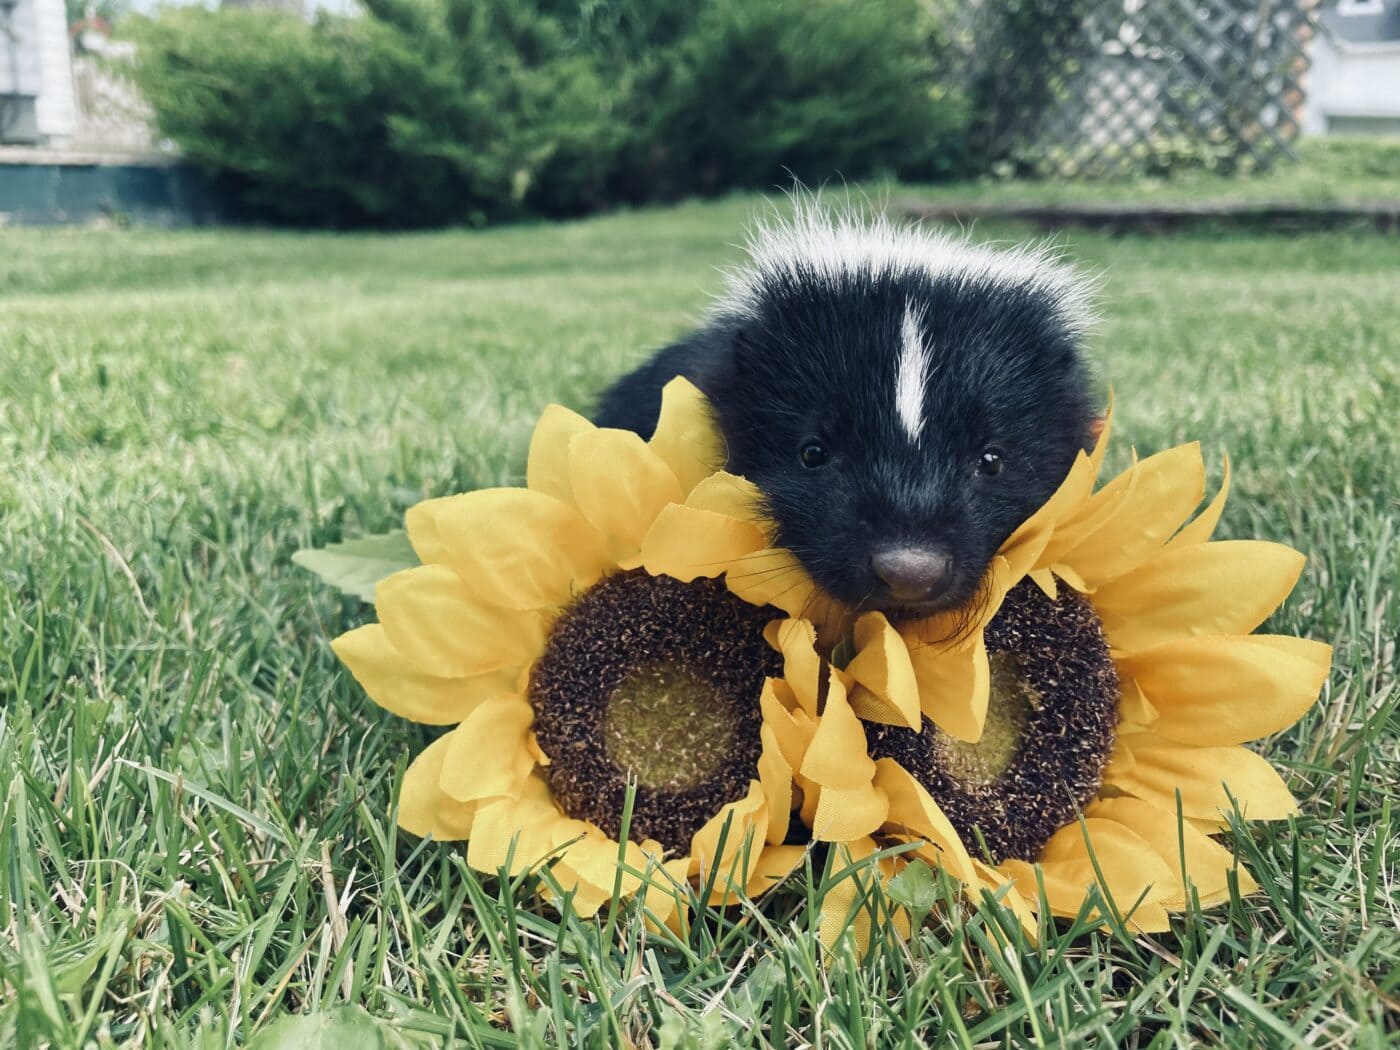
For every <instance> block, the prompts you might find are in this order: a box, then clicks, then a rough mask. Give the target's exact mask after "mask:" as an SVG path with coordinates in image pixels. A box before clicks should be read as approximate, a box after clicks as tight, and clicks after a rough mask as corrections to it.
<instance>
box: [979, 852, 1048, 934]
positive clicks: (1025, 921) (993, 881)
mask: <svg viewBox="0 0 1400 1050" xmlns="http://www.w3.org/2000/svg"><path fill="white" fill-rule="evenodd" d="M972 867H973V870H974V871H975V872H976V873H977V879H978V881H977V882H971V883H968V884H967V889H966V894H967V898H968V900H970V901H972V902H973V903H974V904H981V903H983V895H984V894H986V895H989V896H990V897H991V898H992V899H993V900H995V901H996V902H997V903H998V904H1000V905H1001V906H1002V907H1003V908H1006V909H1008V910H1009V911H1010V912H1011V914H1012V915H1014V916H1016V918H1017V920H1018V921H1019V922H1020V923H1021V929H1022V930H1024V931H1025V933H1026V936H1027V937H1029V938H1030V939H1031V940H1032V941H1034V940H1035V939H1036V936H1037V934H1038V933H1039V932H1040V931H1039V927H1038V925H1037V923H1036V920H1035V909H1034V908H1033V907H1031V903H1030V901H1029V900H1027V899H1026V895H1025V894H1024V893H1022V892H1021V891H1020V890H1019V889H1017V888H1016V883H1015V881H1014V880H1012V879H1011V878H1009V877H1008V876H1007V875H1005V874H1004V873H1002V872H1000V871H998V870H997V869H996V868H994V867H992V866H991V865H990V864H986V863H984V862H982V861H980V860H978V859H977V858H976V857H973V858H972ZM1032 899H1038V898H1032Z"/></svg>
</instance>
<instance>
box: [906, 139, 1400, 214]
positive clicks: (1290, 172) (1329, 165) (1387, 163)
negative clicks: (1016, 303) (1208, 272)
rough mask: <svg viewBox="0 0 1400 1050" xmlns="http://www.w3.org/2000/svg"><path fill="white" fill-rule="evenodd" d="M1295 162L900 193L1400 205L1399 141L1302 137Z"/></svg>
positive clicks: (1032, 201) (1013, 200)
mask: <svg viewBox="0 0 1400 1050" xmlns="http://www.w3.org/2000/svg"><path fill="white" fill-rule="evenodd" d="M1296 151H1297V154H1298V157H1297V160H1296V161H1290V160H1287V159H1284V160H1280V161H1279V162H1278V163H1277V164H1275V165H1274V167H1273V168H1271V169H1270V170H1268V171H1266V172H1263V173H1261V174H1257V175H1241V176H1228V175H1216V174H1212V173H1211V172H1210V171H1207V170H1204V169H1199V168H1196V169H1190V168H1187V169H1183V170H1182V171H1179V172H1176V173H1174V174H1172V175H1167V176H1135V177H1132V178H1125V179H1119V180H1113V181H1103V182H1062V181H1027V180H1022V179H995V178H987V179H982V180H979V181H976V182H955V183H946V184H943V185H932V186H919V187H917V188H915V189H912V190H910V191H908V192H907V193H904V194H901V198H904V197H908V198H910V199H916V200H920V201H927V202H929V203H940V204H947V203H954V202H956V203H959V204H977V205H996V204H1007V205H1010V204H1018V205H1046V204H1085V203H1106V202H1111V203H1123V204H1127V203H1137V204H1155V205H1161V204H1173V203H1179V202H1191V203H1196V204H1199V203H1202V202H1205V201H1242V202H1243V201H1265V200H1270V201H1304V202H1308V203H1312V204H1337V203H1350V202H1355V201H1380V200H1390V201H1394V200H1400V140H1397V139H1394V138H1389V139H1367V138H1345V137H1341V138H1338V137H1332V138H1319V139H1302V140H1300V141H1299V142H1298V143H1297V145H1296Z"/></svg>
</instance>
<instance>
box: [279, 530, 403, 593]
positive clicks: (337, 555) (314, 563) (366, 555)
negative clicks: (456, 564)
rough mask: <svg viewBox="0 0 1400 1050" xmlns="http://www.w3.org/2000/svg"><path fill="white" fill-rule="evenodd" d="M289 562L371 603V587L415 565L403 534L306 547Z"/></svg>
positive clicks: (388, 534) (390, 534)
mask: <svg viewBox="0 0 1400 1050" xmlns="http://www.w3.org/2000/svg"><path fill="white" fill-rule="evenodd" d="M292 561H293V562H295V563H296V564H297V565H300V566H301V567H302V568H303V569H308V570H310V571H311V572H314V573H315V574H316V575H317V576H319V577H321V579H323V580H325V581H326V582H327V583H329V584H330V585H331V586H332V587H336V588H338V589H339V590H342V591H344V592H345V593H346V594H351V595H354V596H355V597H356V598H359V599H361V600H362V601H367V602H373V601H374V585H375V584H376V583H378V582H379V581H380V580H382V579H384V577H386V576H392V575H393V574H394V573H396V572H400V571H402V570H403V569H411V568H413V567H414V566H415V565H417V564H419V561H418V555H416V554H414V553H413V547H412V546H411V545H410V544H409V542H408V534H407V533H406V532H386V533H381V534H380V535H377V536H364V537H362V538H360V539H358V540H348V541H346V542H345V543H332V544H331V545H330V546H329V547H309V548H307V549H305V550H299V551H297V552H296V553H295V554H293V555H292Z"/></svg>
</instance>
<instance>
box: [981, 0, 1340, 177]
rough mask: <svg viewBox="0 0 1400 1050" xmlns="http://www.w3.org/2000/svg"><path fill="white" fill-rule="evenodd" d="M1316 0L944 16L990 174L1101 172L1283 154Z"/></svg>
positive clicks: (1111, 4) (1126, 0) (1108, 4)
mask: <svg viewBox="0 0 1400 1050" xmlns="http://www.w3.org/2000/svg"><path fill="white" fill-rule="evenodd" d="M1317 16H1318V0H1060V2H1057V0H977V2H974V3H971V4H964V5H961V6H960V7H959V8H957V9H956V13H955V14H954V15H953V18H954V20H955V25H956V30H955V34H954V36H955V41H956V44H957V52H958V55H959V59H958V60H959V61H960V62H962V63H963V79H964V81H965V83H966V84H967V85H968V90H969V93H970V96H971V99H972V103H973V107H974V112H975V114H976V118H975V126H974V128H973V131H972V152H973V154H974V155H978V156H980V157H982V158H984V159H985V160H987V161H989V162H990V164H991V166H992V169H993V170H995V171H997V172H998V173H1000V174H1007V175H1013V174H1014V175H1028V176H1036V177H1060V178H1106V177H1113V176H1119V175H1126V174H1134V173H1143V172H1148V173H1150V172H1158V171H1168V170H1171V169H1173V168H1177V167H1183V166H1204V167H1209V168H1213V169H1216V170H1220V171H1259V170H1263V169H1266V168H1268V167H1269V166H1270V165H1272V164H1273V163H1274V162H1275V161H1277V160H1278V159H1279V158H1280V157H1285V156H1289V155H1291V144H1292V142H1293V140H1294V139H1295V138H1296V137H1297V135H1298V131H1299V126H1300V122H1301V108H1302V105H1303V101H1304V97H1305V89H1306V83H1305V81H1306V76H1307V70H1308V64H1309V59H1308V51H1309V48H1308V44H1309V42H1310V41H1311V40H1312V38H1313V36H1314V35H1315V33H1316V32H1317Z"/></svg>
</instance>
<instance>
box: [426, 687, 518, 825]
mask: <svg viewBox="0 0 1400 1050" xmlns="http://www.w3.org/2000/svg"><path fill="white" fill-rule="evenodd" d="M534 724H535V712H534V710H533V709H532V708H531V707H530V704H529V702H528V701H527V700H525V699H524V698H522V697H518V696H502V697H497V698H496V699H494V700H487V701H486V702H485V703H483V704H482V705H481V706H480V707H478V708H477V709H476V710H475V711H473V712H472V713H471V714H470V715H468V716H467V718H466V720H465V721H464V722H463V723H462V724H461V725H459V726H458V727H457V728H456V729H454V730H453V731H452V732H451V733H450V734H449V738H450V740H451V741H452V743H451V744H450V746H449V747H448V751H447V761H446V762H445V763H444V764H443V769H442V782H441V786H442V790H443V791H445V792H446V793H447V794H449V795H451V796H452V797H453V798H455V799H457V800H459V801H461V802H472V801H475V800H477V799H485V798H500V797H509V798H518V797H519V796H520V793H521V791H522V790H524V787H525V784H526V783H527V782H528V781H529V779H530V773H531V772H532V771H533V770H534V768H535V756H534V754H533V753H532V751H531V749H530V743H529V742H530V728H531V726H533V725H534Z"/></svg>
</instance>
